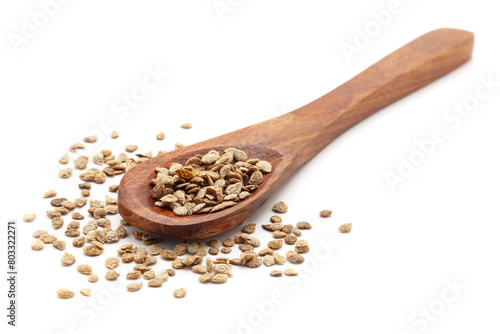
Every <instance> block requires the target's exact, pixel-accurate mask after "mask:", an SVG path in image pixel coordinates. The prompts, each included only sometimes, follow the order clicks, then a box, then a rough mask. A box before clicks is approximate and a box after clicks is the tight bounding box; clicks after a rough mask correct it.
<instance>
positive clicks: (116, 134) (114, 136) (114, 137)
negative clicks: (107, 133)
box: [111, 131, 120, 139]
mask: <svg viewBox="0 0 500 334" xmlns="http://www.w3.org/2000/svg"><path fill="white" fill-rule="evenodd" d="M119 136H120V134H119V133H118V132H117V131H113V132H111V139H116V138H118V137H119Z"/></svg>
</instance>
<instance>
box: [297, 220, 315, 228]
mask: <svg viewBox="0 0 500 334" xmlns="http://www.w3.org/2000/svg"><path fill="white" fill-rule="evenodd" d="M296 226H297V228H298V229H300V230H309V229H311V228H312V225H311V224H310V223H308V222H305V221H301V222H298V223H297V224H296Z"/></svg>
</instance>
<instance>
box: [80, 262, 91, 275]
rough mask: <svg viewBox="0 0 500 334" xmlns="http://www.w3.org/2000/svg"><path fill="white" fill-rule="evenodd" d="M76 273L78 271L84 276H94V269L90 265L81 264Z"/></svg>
mask: <svg viewBox="0 0 500 334" xmlns="http://www.w3.org/2000/svg"><path fill="white" fill-rule="evenodd" d="M76 271H78V272H79V273H80V274H83V275H91V274H92V267H91V266H90V265H88V264H80V265H79V266H78V267H77V268H76Z"/></svg>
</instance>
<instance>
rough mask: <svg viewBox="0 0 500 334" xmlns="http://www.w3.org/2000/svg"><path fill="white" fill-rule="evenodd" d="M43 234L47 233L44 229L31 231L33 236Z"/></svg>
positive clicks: (37, 236) (38, 236) (36, 236)
mask: <svg viewBox="0 0 500 334" xmlns="http://www.w3.org/2000/svg"><path fill="white" fill-rule="evenodd" d="M44 234H47V231H46V230H36V231H33V233H32V236H33V238H40V236H42V235H44Z"/></svg>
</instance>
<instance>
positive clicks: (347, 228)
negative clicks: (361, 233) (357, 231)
mask: <svg viewBox="0 0 500 334" xmlns="http://www.w3.org/2000/svg"><path fill="white" fill-rule="evenodd" d="M351 230H352V223H347V224H342V225H340V226H339V232H340V233H349V232H351Z"/></svg>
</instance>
